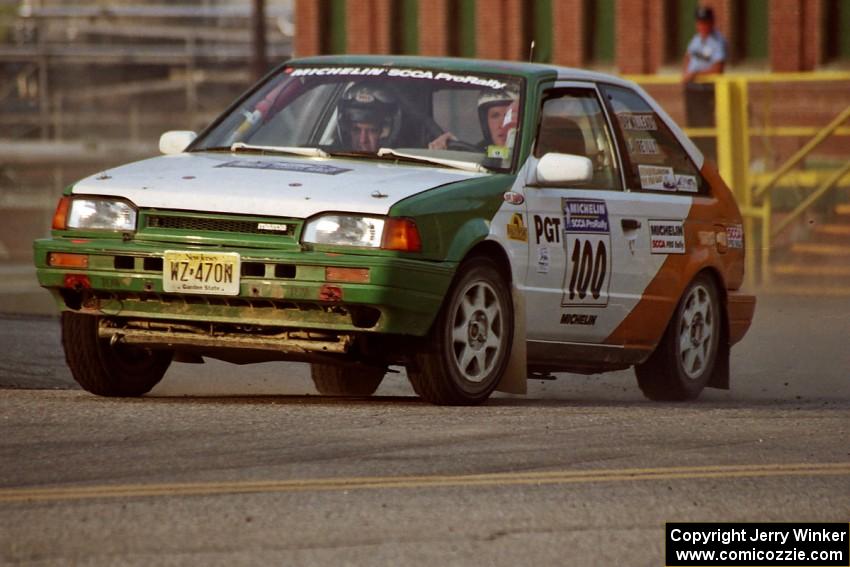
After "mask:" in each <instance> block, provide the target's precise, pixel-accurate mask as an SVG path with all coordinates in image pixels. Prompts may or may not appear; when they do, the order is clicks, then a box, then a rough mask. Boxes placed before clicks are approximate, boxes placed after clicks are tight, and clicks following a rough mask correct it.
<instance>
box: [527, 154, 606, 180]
mask: <svg viewBox="0 0 850 567" xmlns="http://www.w3.org/2000/svg"><path fill="white" fill-rule="evenodd" d="M535 177H536V180H535V181H536V184H537V185H570V184H573V183H586V182H588V181H590V180H592V179H593V162H591V161H590V159H588V158H586V157H584V156H576V155H572V154H556V153H548V154H546V155H544V156H543V157H542V158H540V160H539V161H538V162H537V169H536V175H535Z"/></svg>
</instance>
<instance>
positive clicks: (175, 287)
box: [162, 250, 240, 295]
mask: <svg viewBox="0 0 850 567" xmlns="http://www.w3.org/2000/svg"><path fill="white" fill-rule="evenodd" d="M239 268H240V265H239V254H237V253H235V252H177V251H174V250H168V251H166V252H165V259H164V262H163V269H162V288H163V289H164V290H165V291H166V292H176V293H205V294H209V295H239Z"/></svg>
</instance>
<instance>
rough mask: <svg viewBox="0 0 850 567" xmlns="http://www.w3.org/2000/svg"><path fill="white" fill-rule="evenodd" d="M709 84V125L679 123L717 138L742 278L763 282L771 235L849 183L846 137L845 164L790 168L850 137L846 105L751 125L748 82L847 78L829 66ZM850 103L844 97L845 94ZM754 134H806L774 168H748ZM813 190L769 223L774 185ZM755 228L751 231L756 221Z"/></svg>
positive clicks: (651, 82)
mask: <svg viewBox="0 0 850 567" xmlns="http://www.w3.org/2000/svg"><path fill="white" fill-rule="evenodd" d="M629 78H631V79H632V80H634V81H635V82H637V83H639V84H641V85H643V86H647V87H651V86H658V85H667V86H670V85H675V84H677V83H679V77H678V76H675V75H648V76H647V75H643V76H633V77H629ZM703 81H704V82H712V83H714V85H715V127H714V128H685V132H686V133H687V134H688V135H689V136H691V137H692V138H707V137H715V138H716V140H717V166H718V169H719V170H720V174H721V176H722V177H723V179H724V180H725V181H726V183H727V184H729V186H730V188H731V189H732V191H733V192H734V194H735V197H736V199H737V200H738V204H739V206H740V208H741V213H742V214H743V216H744V230H745V233H746V234H747V235H749V237H748V238H747V240H746V242H747V266H746V268H747V270H746V271H747V283H748V285H751V286H752V285H755V283H756V282H761V283H763V284H764V283H768V282H769V280H770V255H771V248H772V247H773V241H774V240H775V237H776V236H777V235H778V234H779V233H780V232H781V231H782V230H783V229H785V228H787V227H788V226H789V225H790V224H791V223H792V222H794V221H795V220H797V219H798V218H799V217H800V216H801V215H802V214H803V213H805V212H806V211H807V210H809V209H810V208H811V207H812V206H814V205H815V204H816V203H817V202H818V201H819V200H820V199H821V198H822V197H823V196H824V195H826V194H827V193H829V192H830V191H831V190H832V189H834V188H835V187H839V186H844V187H846V186H850V141H848V144H847V156H846V160H847V163H846V164H845V165H843V166H841V167H837V168H835V169H834V170H831V171H817V172H816V171H797V170H795V168H796V167H797V166H798V165H799V164H800V163H802V161H803V160H804V159H805V158H806V157H807V156H809V155H810V154H811V153H812V151H813V150H814V149H815V148H816V147H817V146H819V145H820V144H821V143H822V142H824V141H825V140H826V139H827V138H829V137H831V136H850V126H846V125H845V123H846V122H847V121H848V120H850V106H848V107H847V108H846V109H844V110H843V111H841V112H840V113H839V114H838V115H837V116H836V117H835V118H834V119H833V120H832V121H831V122H830V123H829V124H827V125H825V126H789V125H779V126H757V125H754V124H751V120H750V116H749V102H748V99H749V93H750V86H751V85H753V84H764V83H773V84H781V83H794V84H800V83H804V84H811V85H814V84H816V83H823V82H832V81H846V82H850V72H844V71H829V72H815V73H758V74H750V73H748V74H735V73H729V74H724V75H715V76H712V77H707V78H703V79H701V82H703ZM848 103H850V97H848ZM754 136H760V137H764V138H774V137H776V138H781V137H810V139H809V141H808V142H806V143H805V144H804V145H803V146H802V147H800V149H799V150H797V151H796V152H795V153H794V154H793V155H792V156H791V157H790V158H788V159H787V160H786V161H785V162H784V163H783V164H782V165H781V166H780V167H778V168H776V169H775V170H774V171H768V172H763V171H759V172H757V171H752V170H751V164H750V142H751V138H752V137H754ZM788 186H792V187H798V188H805V189H813V192H812V193H811V194H809V195H808V196H807V197H806V198H804V199H803V200H802V201H801V202H800V203H798V204H797V205H796V207H795V208H794V209H793V210H792V211H791V213H790V214H789V215H788V216H786V217H785V218H784V219H783V220H782V221H781V222H779V223H777V225H776V226H775V227H771V224H772V222H771V220H772V216H773V196H774V190H775V189H777V188H779V187H788ZM757 223H758V225H759V227H758V228H759V231H758V232H756V231H755V229H756V224H757Z"/></svg>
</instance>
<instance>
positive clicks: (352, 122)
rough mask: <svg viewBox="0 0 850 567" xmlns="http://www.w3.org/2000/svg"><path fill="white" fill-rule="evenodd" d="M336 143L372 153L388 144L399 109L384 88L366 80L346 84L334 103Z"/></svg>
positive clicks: (392, 138)
mask: <svg viewBox="0 0 850 567" xmlns="http://www.w3.org/2000/svg"><path fill="white" fill-rule="evenodd" d="M337 111H338V114H339V119H338V121H337V128H338V138H339V142H340V144H341V145H342V146H343V147H344V148H347V149H349V150H351V151H355V152H365V153H375V152H377V151H378V149H379V148H381V147H392V146H393V140H394V138H395V137H396V135H397V133H398V129H399V124H400V121H401V109H400V107H399V105H398V101H397V100H396V98H395V96H394V95H393V94H392V93H390V92H389V91H388V90H387V89H385V88H383V87H381V86H379V85H375V84H369V83H359V84H354V85H351V86H350V87H348V89H346V91H345V92H344V93H343V95H342V97H341V98H340V101H339V103H338V105H337Z"/></svg>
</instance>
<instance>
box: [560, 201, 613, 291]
mask: <svg viewBox="0 0 850 567" xmlns="http://www.w3.org/2000/svg"><path fill="white" fill-rule="evenodd" d="M562 203H563V210H564V246H565V248H566V250H565V252H566V260H567V268H566V270H565V271H564V286H563V289H564V293H563V295H562V297H561V305H562V306H563V307H605V306H606V305H608V288H609V286H610V282H611V256H612V254H611V232H610V229H611V227H610V223H609V222H608V207H607V206H606V204H605V201H602V200H600V199H563V201H562Z"/></svg>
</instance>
